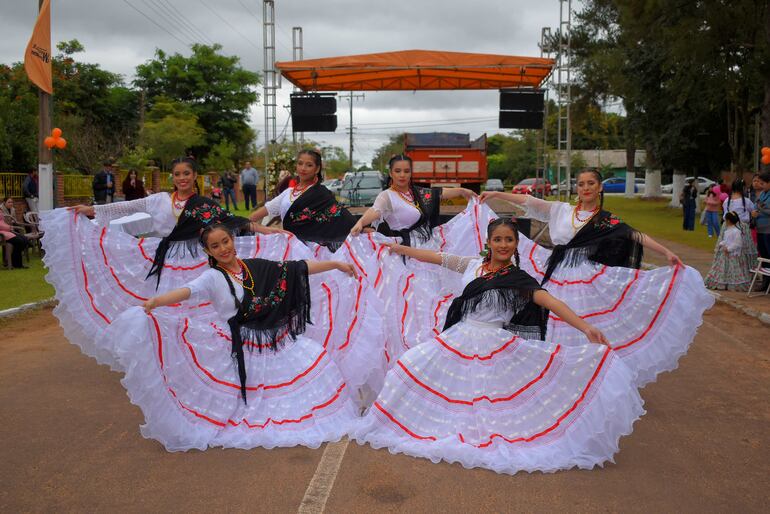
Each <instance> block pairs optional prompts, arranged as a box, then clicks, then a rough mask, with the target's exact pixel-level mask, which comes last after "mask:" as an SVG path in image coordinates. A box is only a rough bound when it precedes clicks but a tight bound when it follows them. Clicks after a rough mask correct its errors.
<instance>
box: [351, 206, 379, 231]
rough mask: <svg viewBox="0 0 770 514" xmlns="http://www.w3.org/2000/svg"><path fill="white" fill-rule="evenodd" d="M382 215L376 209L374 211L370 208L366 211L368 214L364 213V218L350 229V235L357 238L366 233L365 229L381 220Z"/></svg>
mask: <svg viewBox="0 0 770 514" xmlns="http://www.w3.org/2000/svg"><path fill="white" fill-rule="evenodd" d="M380 216H381V215H380V213H379V212H378V211H377V210H376V209H372V208H371V207H369V208H368V209H366V212H364V214H363V216H361V217H360V218H359V219H358V221H357V222H356V224H355V225H353V228H351V229H350V235H351V236H357V235H358V234H360V233H361V232H365V231H366V229H365V227H367V226H369V225H371V224H372V222H375V221H377V220H379V219H380Z"/></svg>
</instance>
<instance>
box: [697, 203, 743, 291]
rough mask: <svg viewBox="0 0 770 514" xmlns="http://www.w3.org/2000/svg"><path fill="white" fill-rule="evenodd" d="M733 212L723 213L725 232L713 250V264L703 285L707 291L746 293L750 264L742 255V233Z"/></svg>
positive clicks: (739, 222)
mask: <svg viewBox="0 0 770 514" xmlns="http://www.w3.org/2000/svg"><path fill="white" fill-rule="evenodd" d="M741 225H742V223H741V221H740V218H738V215H737V214H736V213H735V212H728V213H725V230H724V233H723V234H722V238H720V240H719V242H718V243H717V245H716V248H715V249H714V262H712V264H711V269H710V270H709V272H708V275H706V279H705V280H704V283H705V284H706V287H707V288H709V289H728V290H730V291H748V289H749V285H750V284H751V266H752V263H751V262H750V261H749V259H747V258H746V255H744V254H743V231H742V230H741Z"/></svg>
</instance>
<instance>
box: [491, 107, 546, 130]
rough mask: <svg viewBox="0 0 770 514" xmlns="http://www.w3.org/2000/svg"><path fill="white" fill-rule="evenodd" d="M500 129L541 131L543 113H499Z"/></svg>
mask: <svg viewBox="0 0 770 514" xmlns="http://www.w3.org/2000/svg"><path fill="white" fill-rule="evenodd" d="M500 128H508V129H541V128H543V113H542V111H541V112H530V111H500Z"/></svg>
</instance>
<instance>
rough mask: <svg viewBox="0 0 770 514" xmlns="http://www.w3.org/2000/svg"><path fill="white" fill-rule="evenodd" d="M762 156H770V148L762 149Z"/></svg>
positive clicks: (764, 147)
mask: <svg viewBox="0 0 770 514" xmlns="http://www.w3.org/2000/svg"><path fill="white" fill-rule="evenodd" d="M762 155H770V146H763V147H762Z"/></svg>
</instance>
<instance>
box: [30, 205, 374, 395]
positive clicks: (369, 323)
mask: <svg viewBox="0 0 770 514" xmlns="http://www.w3.org/2000/svg"><path fill="white" fill-rule="evenodd" d="M41 223H42V226H43V228H44V230H45V236H44V238H43V241H42V242H43V248H44V249H45V251H46V255H45V258H44V262H45V265H46V267H47V268H48V274H47V275H46V280H47V281H48V282H49V283H51V284H52V285H53V286H54V289H55V291H56V292H55V294H56V299H57V301H58V302H57V306H56V308H55V309H54V314H55V315H56V317H57V318H58V319H59V323H60V324H61V326H62V328H63V330H64V333H65V335H66V337H67V339H69V341H70V342H72V343H73V344H76V345H78V346H79V347H80V349H81V350H82V351H83V353H85V354H86V355H89V356H91V357H94V358H95V359H96V360H97V361H98V362H99V363H101V364H106V365H109V366H110V367H111V368H112V369H114V370H117V371H120V370H123V369H124V368H125V366H124V364H122V363H121V362H120V360H119V359H118V358H117V354H116V349H115V346H114V341H113V340H111V338H109V337H106V336H105V333H106V331H107V329H108V328H109V327H110V325H111V324H112V323H113V322H114V321H115V320H116V319H117V318H118V317H119V316H120V315H121V314H122V313H123V312H125V311H126V310H127V309H129V308H130V307H135V306H139V305H142V303H143V302H144V301H145V300H146V299H148V298H150V297H152V296H154V295H157V294H159V293H162V292H164V291H169V290H171V289H174V288H178V287H183V286H184V285H186V284H187V283H188V282H190V281H191V280H193V279H194V278H196V277H198V276H199V275H200V274H201V273H202V272H203V271H204V270H205V269H207V267H208V264H207V260H206V256H205V254H204V253H203V251H199V252H198V255H197V256H195V257H193V256H191V255H189V254H186V255H172V256H170V257H169V258H167V260H166V263H165V265H164V269H163V272H162V274H161V279H160V284H159V286H158V287H157V289H156V284H157V282H156V279H155V277H151V278H150V279H146V276H147V273H148V271H149V270H150V266H151V264H152V258H153V256H154V255H155V249H156V248H157V245H158V243H159V242H160V239H158V238H143V239H137V238H135V237H133V236H130V235H128V234H126V233H124V232H122V231H120V230H116V229H111V228H109V227H100V226H98V225H96V224H95V223H93V222H91V221H89V220H88V219H87V218H85V217H84V216H75V215H74V213H72V212H71V211H67V210H66V209H56V210H53V211H50V212H47V213H44V214H43V215H42V218H41ZM355 245H356V243H355V242H353V244H352V245H346V246H343V247H342V248H340V250H339V251H338V252H337V254H335V257H338V258H340V259H341V260H347V261H350V260H351V258H350V252H351V251H353V249H354V248H355ZM236 248H237V251H238V255H239V256H240V257H241V258H249V257H260V258H263V259H270V260H287V259H297V260H299V259H315V258H316V256H315V255H314V253H313V250H312V249H310V248H308V247H307V246H305V245H304V244H303V243H301V242H300V241H298V240H297V239H296V238H295V237H291V236H290V237H287V236H285V235H283V234H275V235H268V236H265V235H255V236H247V237H238V238H236ZM309 279H310V288H311V305H312V311H311V320H312V324H311V325H308V328H307V331H306V333H305V336H306V337H308V338H310V339H312V340H315V341H318V342H319V343H321V344H323V346H324V347H325V348H326V349H327V351H328V354H329V356H330V358H331V359H332V360H333V361H334V362H335V363H336V364H337V366H338V367H339V369H340V371H341V372H342V375H343V377H344V378H345V382H346V383H347V384H348V386H349V387H350V388H351V389H352V390H355V389H357V388H359V387H360V386H362V385H363V384H365V383H380V384H381V382H382V378H383V376H384V372H385V368H384V366H385V364H384V355H383V348H384V344H385V343H384V341H385V335H384V328H383V320H382V317H381V314H380V313H381V312H382V307H381V305H380V303H381V301H380V299H379V298H378V296H377V294H376V293H375V292H374V291H373V290H372V289H371V288H370V286H369V282H368V281H367V280H365V279H364V278H360V279H359V280H356V279H354V278H352V277H348V276H347V275H344V274H342V273H339V272H329V273H322V274H317V275H312V276H310V277H309ZM167 315H168V316H171V317H173V316H176V318H177V319H179V320H181V319H187V318H189V319H193V320H195V319H200V320H209V319H211V318H212V317H216V312H215V310H214V309H213V307H212V306H211V305H209V304H208V303H203V304H200V305H192V304H190V303H189V302H185V303H182V304H181V305H179V306H177V307H169V308H168V314H167Z"/></svg>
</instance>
